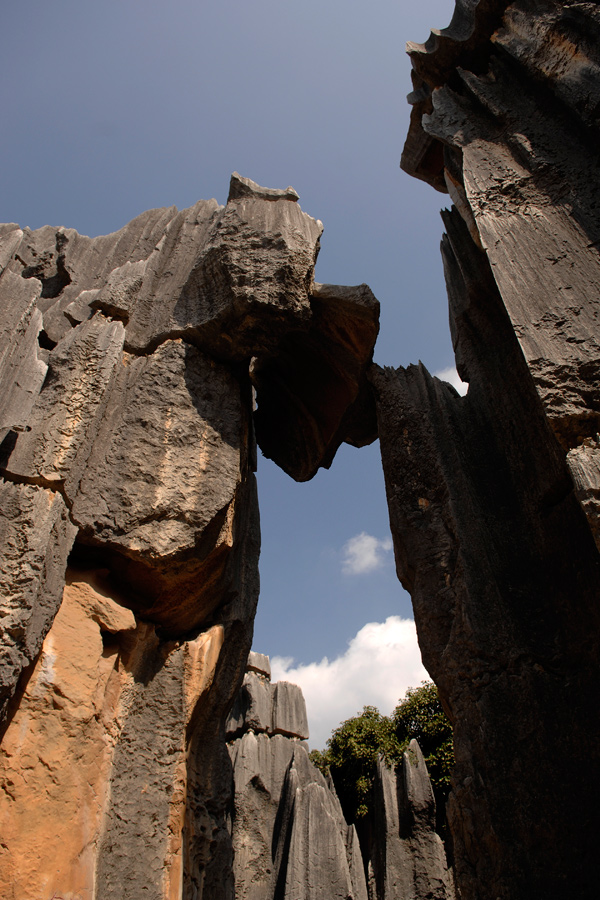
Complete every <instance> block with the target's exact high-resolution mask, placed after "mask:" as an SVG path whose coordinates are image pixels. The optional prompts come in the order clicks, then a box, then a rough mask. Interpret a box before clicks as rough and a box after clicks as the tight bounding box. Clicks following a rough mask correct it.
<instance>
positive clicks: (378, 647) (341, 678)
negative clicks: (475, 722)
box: [271, 616, 428, 749]
mask: <svg viewBox="0 0 600 900" xmlns="http://www.w3.org/2000/svg"><path fill="white" fill-rule="evenodd" d="M271 671H272V680H273V681H291V682H293V683H294V684H299V685H300V687H301V688H302V692H303V694H304V698H305V700H306V707H307V712H308V722H309V727H310V735H311V736H310V740H309V744H310V746H311V747H312V748H316V749H322V748H324V746H325V743H326V741H327V738H328V737H329V736H330V734H331V732H332V730H333V729H334V728H336V727H337V726H338V725H339V724H340V722H342V721H344V720H345V719H348V718H350V717H351V716H354V715H356V714H357V713H360V712H362V708H363V706H367V705H368V706H376V707H377V708H378V709H379V710H380V712H382V713H384V714H385V715H389V713H391V711H392V710H393V708H394V707H395V706H396V704H397V703H398V701H399V700H400V699H401V698H402V697H403V696H404V694H405V692H406V689H407V688H408V687H417V686H418V685H419V684H420V683H421V681H423V679H425V678H428V675H427V672H426V671H425V669H424V667H423V664H422V662H421V652H420V650H419V645H418V644H417V634H416V630H415V623H414V622H413V621H412V619H401V618H400V616H390V617H389V618H388V619H386V620H385V622H369V624H367V625H365V626H363V628H361V629H360V631H359V632H358V634H356V635H355V637H353V638H352V640H351V641H350V643H349V644H348V649H347V650H346V652H345V653H344V654H342V655H341V656H338V657H337V658H336V659H333V660H331V662H330V661H329V660H328V659H327V657H324V658H323V659H322V660H321V662H314V663H308V664H307V665H298V666H295V665H294V660H293V659H290V658H284V657H281V656H275V657H273V659H272V660H271Z"/></svg>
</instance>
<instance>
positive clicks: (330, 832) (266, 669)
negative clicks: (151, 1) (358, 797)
mask: <svg viewBox="0 0 600 900" xmlns="http://www.w3.org/2000/svg"><path fill="white" fill-rule="evenodd" d="M270 673H271V670H270V665H269V659H268V657H266V656H262V655H261V654H259V653H250V656H249V659H248V671H247V673H246V676H245V678H244V682H243V685H242V688H241V690H240V693H239V694H238V696H237V698H236V701H235V703H234V706H233V709H232V711H231V714H230V716H229V719H228V720H227V726H226V727H227V737H228V747H229V753H230V756H231V761H232V765H233V783H234V803H233V814H232V836H233V850H234V862H233V874H234V882H235V897H236V900H275V898H280V900H295V898H298V897H302V898H306V900H311V898H315V900H316V898H323V900H324V898H328V900H336V898H339V900H392V898H398V897H412V898H413V900H453V898H454V891H453V884H452V875H451V873H450V872H448V870H447V864H446V854H445V851H444V847H443V844H442V841H441V839H440V837H439V836H438V835H437V834H436V832H435V801H434V798H433V791H432V789H431V784H430V782H429V775H428V774H427V767H426V766H425V762H424V760H423V755H422V753H421V751H420V749H419V745H418V744H417V742H416V741H412V742H411V744H410V747H409V748H408V750H407V752H406V753H405V754H404V758H403V761H402V764H401V766H400V768H399V771H398V774H396V773H395V772H393V771H392V770H391V769H389V768H388V767H387V766H386V765H385V763H384V762H383V761H382V760H380V762H379V764H378V768H377V776H376V779H375V789H374V798H373V809H372V812H371V814H370V816H369V826H370V827H369V829H368V832H369V835H370V840H369V844H368V846H366V845H365V846H363V847H362V852H361V847H360V846H359V839H358V836H357V833H356V829H355V827H354V825H350V826H349V825H348V824H347V823H346V822H345V820H344V816H343V813H342V808H341V806H340V802H339V800H338V798H337V795H336V793H335V788H334V786H333V783H332V781H331V779H330V778H329V777H328V778H327V779H325V778H324V777H323V775H322V774H321V772H320V771H319V770H318V769H317V768H316V767H315V766H314V765H312V763H311V762H310V759H309V755H308V747H307V744H306V739H307V738H308V727H307V720H306V708H305V705H304V698H303V696H302V693H301V691H300V688H299V687H297V686H296V685H294V684H288V683H287V682H277V683H276V684H272V683H271V681H270Z"/></svg>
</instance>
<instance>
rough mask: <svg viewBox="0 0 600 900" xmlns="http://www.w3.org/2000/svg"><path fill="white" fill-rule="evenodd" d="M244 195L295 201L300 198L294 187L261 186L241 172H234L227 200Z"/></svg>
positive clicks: (238, 198)
mask: <svg viewBox="0 0 600 900" xmlns="http://www.w3.org/2000/svg"><path fill="white" fill-rule="evenodd" d="M243 197H260V198H261V199H262V200H291V201H292V202H293V203H296V202H297V201H298V200H299V199H300V198H299V195H298V194H297V193H296V191H295V190H294V188H293V187H287V188H285V190H278V189H276V188H266V187H261V186H260V184H257V183H256V182H255V181H252V180H251V179H250V178H243V177H242V176H241V175H240V174H239V172H234V173H233V175H232V176H231V181H230V182H229V196H228V198H227V202H228V203H230V202H231V201H232V200H240V199H242V198H243Z"/></svg>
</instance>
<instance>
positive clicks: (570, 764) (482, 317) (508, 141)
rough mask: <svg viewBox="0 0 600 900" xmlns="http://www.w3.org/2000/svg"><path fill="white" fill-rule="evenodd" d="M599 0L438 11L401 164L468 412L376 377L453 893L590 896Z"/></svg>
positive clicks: (377, 372)
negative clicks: (413, 187)
mask: <svg viewBox="0 0 600 900" xmlns="http://www.w3.org/2000/svg"><path fill="white" fill-rule="evenodd" d="M599 28H600V19H599V14H598V7H597V5H596V4H590V3H578V2H566V3H558V2H552V0H545V2H542V3H535V4H532V3H528V2H526V0H517V2H514V3H506V2H503V3H502V2H500V3H496V2H491V0H490V2H487V0H481V2H479V3H474V4H473V3H466V2H465V3H463V2H458V3H457V8H456V12H455V15H454V17H453V20H452V23H451V25H450V26H449V28H448V29H444V30H443V31H441V32H434V33H432V35H431V38H430V40H429V41H428V42H427V43H426V44H425V45H422V46H419V45H409V47H408V50H409V54H410V56H411V58H412V61H413V67H414V72H413V83H414V91H413V93H412V95H411V96H410V98H409V99H410V101H411V102H412V103H413V113H412V117H411V127H410V132H409V135H408V138H407V142H406V145H405V149H404V153H403V157H402V165H403V167H404V168H405V169H406V170H407V171H409V172H410V173H411V174H413V175H416V176H417V177H420V178H423V179H425V180H426V181H428V182H429V183H430V184H431V185H432V186H433V187H435V188H437V189H438V190H441V191H447V192H448V194H449V195H450V199H451V200H452V201H453V204H454V205H453V207H452V209H451V210H450V211H446V212H444V213H443V219H444V224H445V226H446V234H445V236H444V238H443V241H442V256H443V260H444V269H445V275H446V282H447V287H448V296H449V305H450V324H451V331H452V337H453V342H454V347H455V352H456V359H457V367H458V371H459V374H460V375H461V377H462V379H463V380H464V381H467V382H468V383H469V390H468V394H467V396H466V397H464V398H463V397H459V396H458V395H457V394H456V392H455V391H454V390H453V389H452V388H451V387H450V386H449V385H447V384H443V383H441V382H439V381H438V380H437V379H435V378H432V377H431V376H430V375H429V374H428V372H427V371H426V370H425V369H424V367H423V366H422V365H418V366H409V367H407V368H399V369H397V370H395V369H379V368H377V367H374V369H373V370H372V373H371V376H370V377H371V381H372V384H373V387H374V391H375V395H376V402H377V411H378V412H377V414H378V423H379V436H380V442H381V452H382V459H383V467H384V472H385V478H386V489H387V495H388V503H389V508H390V520H391V525H392V532H393V536H394V545H395V554H396V561H397V568H398V574H399V577H400V579H401V580H402V582H403V584H404V585H405V586H406V587H407V589H408V590H410V592H411V594H412V598H413V604H414V610H415V619H416V623H417V630H418V634H419V643H420V646H421V649H422V653H423V659H424V662H425V665H426V666H427V668H428V670H429V672H430V673H431V675H432V676H433V678H434V680H435V681H436V683H437V685H438V687H439V690H440V695H441V697H442V700H443V702H444V705H445V707H446V709H447V711H448V713H449V715H450V717H451V719H452V721H453V723H454V741H455V756H456V769H455V775H454V786H453V792H452V795H451V799H450V806H449V817H450V826H451V831H452V838H453V844H454V855H455V864H456V875H457V883H458V887H459V889H460V893H461V896H462V897H463V900H469V898H473V900H475V898H481V897H494V898H502V900H505V898H506V900H508V898H510V900H517V898H523V900H525V898H531V897H542V896H543V897H552V898H558V897H564V896H565V895H566V894H568V895H570V896H577V897H581V898H591V897H593V896H595V894H596V893H597V886H596V884H597V873H596V864H595V856H596V851H595V847H596V844H597V840H598V835H599V834H600V820H599V813H598V804H597V800H596V798H597V797H598V796H600V784H599V782H598V772H599V771H600V767H599V765H598V748H599V746H600V732H599V725H598V717H597V715H596V713H595V708H596V706H597V698H598V696H600V665H599V663H600V606H599V604H598V594H599V574H600V569H599V562H600V560H599V556H598V547H597V544H596V542H595V538H596V541H597V536H598V520H597V511H598V506H597V498H598V496H600V480H599V474H598V473H599V470H598V437H597V432H598V430H599V427H598V425H599V419H598V416H599V411H600V406H599V403H600V393H599V387H600V384H599V375H600V353H599V351H600V345H599V343H598V314H599V310H600V290H599V288H600V256H599V253H598V234H600V219H599V212H598V204H597V200H596V195H597V185H596V183H597V178H596V175H595V172H596V161H597V147H598V138H599V133H598V116H597V110H598V104H599V101H600V78H599V74H600V72H599V63H600V60H599V58H598V41H597V40H595V37H597V35H598V33H599Z"/></svg>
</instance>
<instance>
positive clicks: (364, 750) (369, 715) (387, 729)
mask: <svg viewBox="0 0 600 900" xmlns="http://www.w3.org/2000/svg"><path fill="white" fill-rule="evenodd" d="M379 753H383V755H384V756H385V758H386V759H387V760H388V762H390V763H395V762H397V760H398V759H399V745H398V740H397V738H396V734H395V731H394V724H393V722H392V720H391V719H390V718H389V717H388V716H382V715H381V713H380V712H379V710H378V709H376V707H374V706H365V707H364V709H363V711H362V713H361V714H360V715H358V716H354V717H353V718H351V719H346V721H345V722H342V724H341V725H339V726H338V727H337V728H336V729H335V731H334V732H333V734H332V735H331V737H330V738H329V740H328V741H327V749H326V750H325V751H324V752H323V753H321V754H319V757H320V758H317V757H316V756H315V755H314V754H312V755H311V758H312V759H313V762H315V764H316V765H318V766H319V768H320V769H321V770H322V771H323V770H324V769H326V768H328V769H329V771H330V772H331V777H332V778H333V783H334V785H335V789H336V791H337V794H338V797H339V798H340V803H341V804H342V809H343V810H344V815H345V816H346V819H347V820H348V821H350V822H355V821H356V820H357V819H361V818H363V817H364V816H366V815H367V813H368V811H369V805H368V804H369V799H370V795H371V787H372V785H373V775H374V771H375V762H376V760H377V755H378V754H379Z"/></svg>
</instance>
